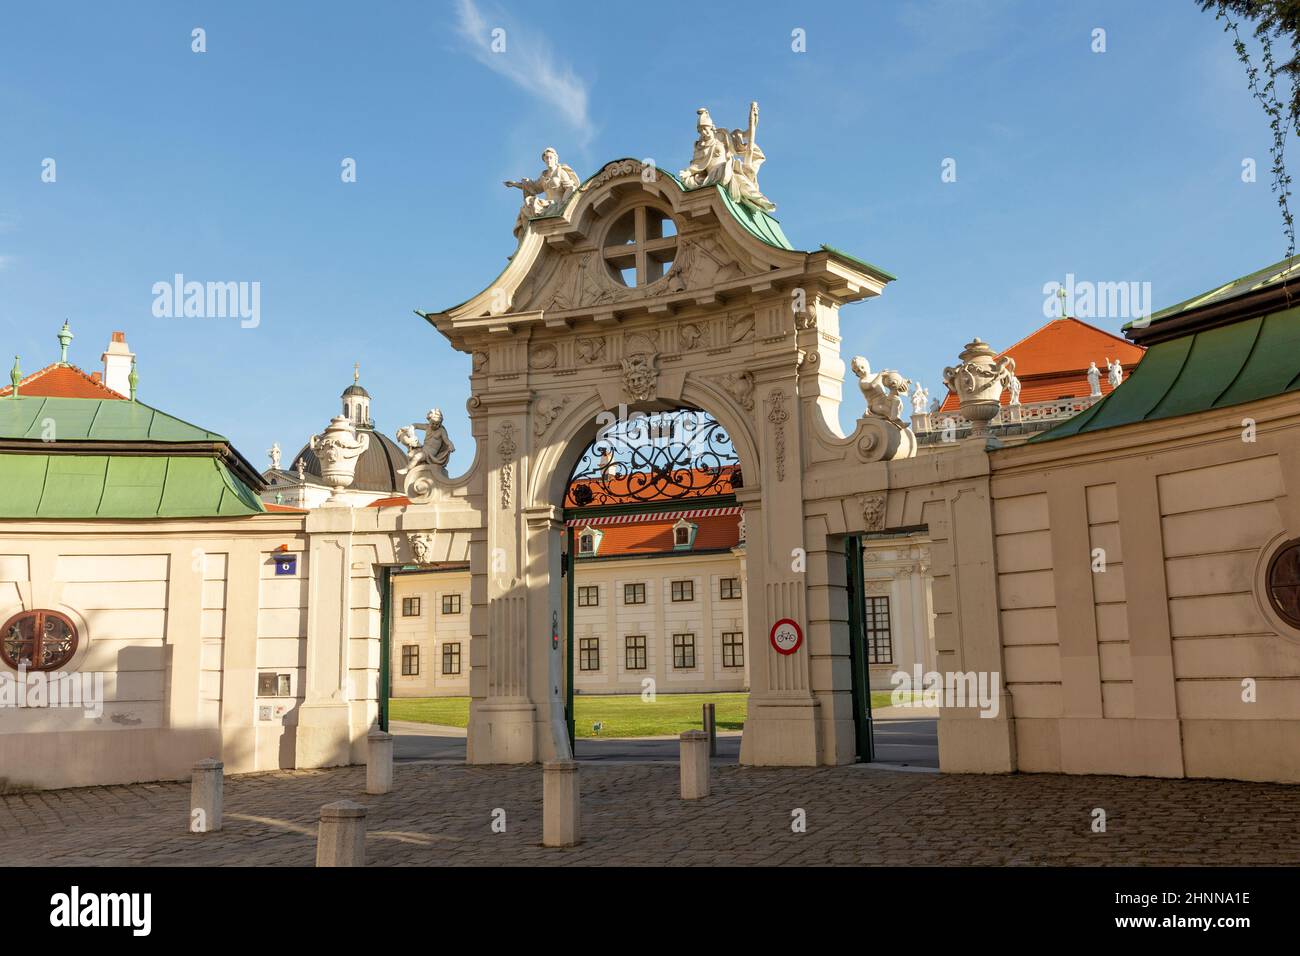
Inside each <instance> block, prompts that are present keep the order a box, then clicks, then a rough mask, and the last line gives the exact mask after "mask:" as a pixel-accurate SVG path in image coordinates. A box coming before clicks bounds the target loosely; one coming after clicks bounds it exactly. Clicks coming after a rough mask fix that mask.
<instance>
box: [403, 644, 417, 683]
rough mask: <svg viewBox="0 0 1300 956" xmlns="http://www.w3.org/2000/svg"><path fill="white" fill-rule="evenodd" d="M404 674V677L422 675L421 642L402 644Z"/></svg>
mask: <svg viewBox="0 0 1300 956" xmlns="http://www.w3.org/2000/svg"><path fill="white" fill-rule="evenodd" d="M402 676H403V677H419V676H420V645H419V644H403V645H402Z"/></svg>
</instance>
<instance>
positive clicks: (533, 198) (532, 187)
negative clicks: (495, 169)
mask: <svg viewBox="0 0 1300 956" xmlns="http://www.w3.org/2000/svg"><path fill="white" fill-rule="evenodd" d="M542 162H543V163H545V164H546V168H544V169H543V170H542V171H541V172H540V173H538V174H537V178H536V179H518V180H516V179H508V180H506V182H505V185H506V186H507V187H508V188H510V189H521V190H523V193H524V204H523V207H522V208H521V209H520V210H519V215H520V216H521V217H532V216H540V215H543V214H544V213H549V212H556V211H558V210H559V209H560V208H561V207H562V206H563V205H564V204H565V202H567V201H568V198H569V197H570V196H572V195H573V193H574V191H575V190H576V189H577V188H578V187H579V186H580V185H582V181H581V180H579V179H578V174H577V173H575V172H574V171H573V167H572V166H566V165H565V164H564V163H561V162H560V154H559V153H557V152H556V151H555V150H554V149H552V148H551V147H549V146H548V147H546V149H544V150H543V151H542Z"/></svg>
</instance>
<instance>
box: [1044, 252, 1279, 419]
mask: <svg viewBox="0 0 1300 956" xmlns="http://www.w3.org/2000/svg"><path fill="white" fill-rule="evenodd" d="M1256 275H1259V273H1256ZM1247 278H1250V277H1247ZM1239 281H1245V280H1239ZM1253 287H1254V288H1258V286H1253ZM1223 288H1225V289H1226V288H1228V287H1227V286H1225V287H1223ZM1189 301H1199V302H1200V304H1208V303H1209V302H1212V301H1214V302H1217V301H1221V298H1220V297H1216V298H1214V299H1210V300H1206V299H1204V298H1203V297H1202V298H1201V299H1200V300H1189ZM1175 309H1176V310H1177V312H1185V311H1187V310H1186V309H1183V308H1182V307H1175ZM1161 314H1169V315H1172V314H1175V313H1174V312H1171V311H1170V310H1165V312H1164V313H1161ZM1153 320H1154V317H1153ZM1297 389H1300V308H1294V309H1286V310H1284V311H1280V312H1272V313H1269V314H1268V315H1257V316H1253V317H1251V318H1247V319H1243V320H1241V321H1237V322H1233V323H1231V324H1229V325H1219V326H1216V327H1213V328H1205V329H1201V330H1199V331H1193V332H1190V333H1189V334H1187V335H1182V336H1179V337H1178V338H1171V339H1167V340H1165V341H1162V342H1157V343H1156V344H1154V345H1152V346H1151V347H1150V348H1149V349H1148V350H1147V353H1146V355H1145V356H1143V358H1142V361H1141V362H1139V363H1138V366H1137V368H1136V369H1134V370H1133V373H1132V375H1130V377H1129V378H1128V379H1127V380H1126V381H1125V382H1124V383H1123V384H1122V385H1120V387H1119V388H1117V389H1115V390H1114V391H1113V392H1111V393H1110V394H1109V395H1107V396H1106V397H1105V398H1104V399H1102V400H1101V401H1100V402H1098V403H1097V404H1096V405H1093V406H1092V407H1091V408H1089V409H1088V410H1087V411H1084V412H1080V413H1079V414H1078V415H1076V416H1074V418H1071V419H1069V420H1068V421H1065V422H1062V423H1061V424H1060V425H1057V426H1056V427H1055V428H1053V429H1051V430H1049V431H1046V432H1043V433H1042V434H1040V435H1036V436H1034V437H1033V438H1031V439H1030V441H1031V442H1039V441H1051V440H1053V439H1056V438H1065V437H1067V436H1070V435H1078V434H1082V433H1084V432H1094V431H1100V430H1101V429H1103V428H1114V427H1116V426H1119V425H1130V424H1133V423H1134V422H1140V421H1154V420H1157V419H1162V418H1173V417H1174V416H1177V415H1189V414H1192V413H1193V412H1203V411H1209V410H1211V409H1216V408H1226V407H1228V406H1230V405H1240V404H1241V403H1243V402H1253V401H1257V400H1259V399H1262V398H1270V397H1272V396H1274V395H1280V394H1282V393H1284V392H1290V391H1295V390H1297Z"/></svg>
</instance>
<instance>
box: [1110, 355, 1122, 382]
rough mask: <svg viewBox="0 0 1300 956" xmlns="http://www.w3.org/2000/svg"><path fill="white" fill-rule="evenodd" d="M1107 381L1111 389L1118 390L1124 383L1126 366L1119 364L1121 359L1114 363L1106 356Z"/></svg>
mask: <svg viewBox="0 0 1300 956" xmlns="http://www.w3.org/2000/svg"><path fill="white" fill-rule="evenodd" d="M1106 381H1108V382H1110V387H1111V388H1118V387H1119V386H1120V384H1121V383H1122V382H1123V381H1124V366H1122V365H1120V364H1119V359H1115V361H1114V362H1112V361H1111V360H1110V356H1109V355H1108V356H1106Z"/></svg>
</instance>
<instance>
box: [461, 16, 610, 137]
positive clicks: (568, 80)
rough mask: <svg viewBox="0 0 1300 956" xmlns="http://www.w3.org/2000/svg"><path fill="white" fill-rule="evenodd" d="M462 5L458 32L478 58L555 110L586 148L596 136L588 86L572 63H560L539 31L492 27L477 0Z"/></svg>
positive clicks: (475, 57)
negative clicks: (498, 35)
mask: <svg viewBox="0 0 1300 956" xmlns="http://www.w3.org/2000/svg"><path fill="white" fill-rule="evenodd" d="M458 3H459V8H460V11H459V12H460V17H459V22H458V23H457V25H456V29H457V32H459V33H460V35H461V36H462V37H463V38H464V39H465V40H467V41H468V42H469V44H470V50H471V51H472V53H473V56H474V59H476V60H478V61H479V62H480V63H482V64H483V65H484V66H486V67H487V68H488V69H489V70H491V71H492V72H494V73H497V74H500V75H501V76H504V77H505V78H506V79H508V80H509V81H510V82H511V83H514V84H515V85H516V86H518V87H520V88H521V89H523V90H524V91H526V92H528V93H530V94H532V95H533V96H535V97H537V98H538V99H540V100H542V101H543V102H545V103H548V104H550V105H551V106H552V107H554V108H555V109H556V110H557V111H558V112H559V114H560V115H561V116H562V117H563V118H564V119H565V121H566V122H568V123H569V125H571V126H572V127H573V128H574V129H575V130H577V131H578V136H579V141H580V144H581V145H582V146H584V147H585V146H586V145H587V144H588V143H589V142H590V141H591V138H592V134H593V130H592V125H591V117H590V116H589V115H588V113H587V85H586V83H585V82H583V81H582V80H581V79H579V78H578V77H577V76H576V75H575V74H574V72H573V69H572V68H571V67H570V66H569V65H568V64H560V63H558V62H557V61H556V59H555V55H554V53H552V51H551V46H550V43H549V42H547V40H546V37H545V36H543V35H542V33H541V32H540V31H538V30H529V31H527V32H526V33H525V31H523V30H521V29H520V28H518V27H514V26H508V25H506V24H505V23H503V22H500V21H499V22H498V23H496V24H489V23H488V21H487V19H486V18H485V17H484V16H483V14H482V13H481V12H480V11H479V8H478V7H477V6H475V4H474V0H458ZM497 27H500V28H501V29H503V30H505V31H506V32H505V37H504V40H505V49H504V50H502V51H500V52H497V51H495V50H493V36H492V31H493V30H494V29H496V28H497ZM521 34H524V35H522V36H521ZM499 45H500V44H499V43H498V46H499Z"/></svg>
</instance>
